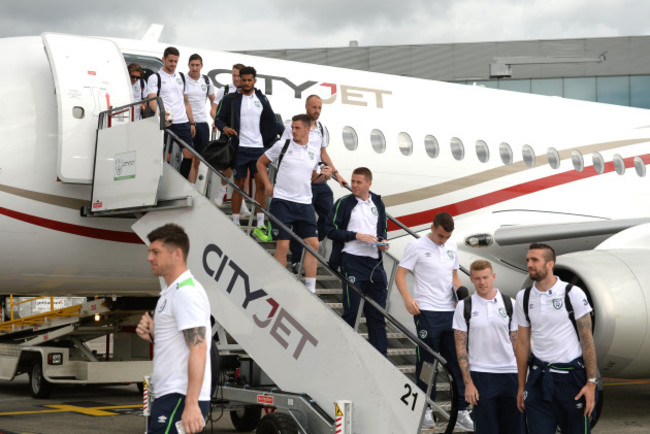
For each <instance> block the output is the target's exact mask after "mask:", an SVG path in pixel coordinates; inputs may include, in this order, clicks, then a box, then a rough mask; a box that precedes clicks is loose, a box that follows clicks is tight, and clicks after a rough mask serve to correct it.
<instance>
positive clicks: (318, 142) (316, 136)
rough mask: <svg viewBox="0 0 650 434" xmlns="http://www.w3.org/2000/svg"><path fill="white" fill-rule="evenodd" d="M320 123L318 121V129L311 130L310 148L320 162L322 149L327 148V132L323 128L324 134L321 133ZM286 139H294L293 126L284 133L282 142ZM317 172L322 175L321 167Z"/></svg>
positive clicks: (288, 127) (289, 126) (281, 138)
mask: <svg viewBox="0 0 650 434" xmlns="http://www.w3.org/2000/svg"><path fill="white" fill-rule="evenodd" d="M322 126H323V124H321V123H320V122H319V121H316V128H311V129H310V130H309V143H308V145H309V147H310V148H312V149H313V150H314V152H316V155H317V156H318V161H320V150H321V148H326V147H327V130H326V129H325V127H323V132H322V133H321V131H320V127H322ZM286 139H293V131H291V124H289V125H288V126H287V127H286V128H285V129H284V132H283V133H282V137H280V141H281V142H282V143H284V141H285V140H286ZM316 172H318V173H320V166H318V167H317V168H316Z"/></svg>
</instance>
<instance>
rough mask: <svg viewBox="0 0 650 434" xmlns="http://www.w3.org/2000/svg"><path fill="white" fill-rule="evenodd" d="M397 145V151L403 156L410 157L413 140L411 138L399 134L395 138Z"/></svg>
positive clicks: (404, 134)
mask: <svg viewBox="0 0 650 434" xmlns="http://www.w3.org/2000/svg"><path fill="white" fill-rule="evenodd" d="M397 144H398V145H399V151H400V152H401V153H402V154H403V155H411V154H412V153H413V140H411V136H409V135H408V134H406V133H399V135H398V136H397Z"/></svg>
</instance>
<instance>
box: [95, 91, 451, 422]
mask: <svg viewBox="0 0 650 434" xmlns="http://www.w3.org/2000/svg"><path fill="white" fill-rule="evenodd" d="M158 106H159V107H160V110H161V111H162V110H163V103H162V101H161V100H160V99H159V100H158ZM130 109H131V106H124V107H118V108H114V109H110V110H108V111H106V112H103V113H101V115H100V119H99V128H98V132H97V143H96V153H95V155H96V159H95V169H94V175H93V187H92V200H91V205H90V207H89V208H88V209H87V210H86V212H87V215H88V216H93V217H101V216H115V215H125V216H128V215H132V216H137V217H138V220H137V222H136V223H135V224H134V225H133V230H134V231H135V232H136V233H137V234H138V235H139V236H140V238H142V239H143V240H146V236H147V234H148V233H149V232H150V231H152V230H153V229H155V228H157V227H159V226H161V225H163V224H166V223H169V222H174V223H176V224H179V225H181V226H182V227H183V228H185V230H186V232H187V234H188V236H189V238H190V244H191V249H190V253H189V257H188V260H187V263H188V267H189V268H190V269H191V270H192V273H193V274H194V276H195V277H196V278H197V279H198V280H199V281H200V282H201V283H202V285H203V286H204V287H205V289H206V291H207V293H208V296H209V299H210V307H211V311H212V315H213V316H214V317H215V318H216V320H217V321H218V323H219V324H220V325H221V326H222V327H223V329H224V330H225V331H226V332H227V339H228V340H226V338H223V339H220V344H219V345H220V348H221V349H222V350H224V351H225V352H230V353H232V352H234V351H235V350H236V349H237V348H241V349H242V350H243V351H244V352H245V354H246V355H247V356H248V357H250V358H251V359H252V360H253V361H254V363H255V364H256V365H258V366H259V368H260V369H261V371H262V373H263V375H262V376H263V377H264V378H266V377H268V378H269V379H270V383H271V384H266V386H268V387H265V386H263V385H262V384H259V385H256V384H248V385H247V386H245V387H241V386H240V385H235V384H223V385H222V386H221V387H220V388H219V389H218V400H219V402H221V403H227V404H230V405H235V404H240V405H246V406H248V408H250V405H259V406H260V407H259V408H261V406H265V407H267V408H273V409H275V410H277V411H275V412H274V413H271V414H268V415H266V416H264V418H262V420H261V421H260V423H259V425H258V427H257V432H258V433H270V432H273V433H293V432H301V433H309V434H313V433H353V432H354V433H359V434H361V433H396V434H404V433H417V432H420V428H421V425H422V420H423V417H424V411H425V410H426V408H427V404H429V405H430V406H431V407H432V409H433V413H434V416H435V417H436V419H437V424H436V432H452V431H453V429H454V426H455V420H456V412H457V406H456V396H457V395H456V386H455V384H454V382H453V379H452V377H451V375H450V374H449V371H448V369H447V367H446V362H445V361H444V359H442V358H441V357H440V355H439V354H437V353H435V352H433V350H431V349H430V348H428V347H427V346H426V345H425V344H424V343H422V342H421V341H419V339H418V338H417V337H416V336H415V334H414V333H413V331H412V329H413V327H412V326H410V327H407V326H405V325H404V324H412V318H411V317H410V315H408V314H407V313H406V311H405V310H404V309H403V304H402V301H401V298H400V296H399V294H398V293H397V291H391V293H390V294H391V295H390V296H389V301H388V309H387V310H383V309H381V308H380V307H379V306H377V305H376V304H375V303H374V302H373V301H372V300H371V299H367V298H365V297H363V296H362V297H363V299H364V300H363V302H365V303H371V304H372V305H374V306H375V308H377V309H379V310H380V311H381V312H382V313H383V315H384V316H385V317H386V321H387V326H388V330H387V331H388V337H389V340H390V345H391V346H390V349H389V350H388V358H386V357H383V356H382V355H381V354H380V353H379V352H377V351H376V350H375V349H374V348H373V347H372V346H371V345H370V344H369V342H368V341H367V339H366V336H365V334H364V328H365V325H364V319H363V318H360V317H359V318H358V320H357V325H358V326H357V327H355V328H352V327H350V326H349V325H348V324H347V323H345V322H344V321H343V320H342V319H341V317H340V313H339V312H337V311H338V310H340V309H341V307H342V304H341V301H340V297H341V296H340V294H341V289H340V288H341V281H343V280H344V279H345V278H344V277H343V276H342V275H341V274H340V273H339V272H338V271H336V270H333V269H331V268H330V267H329V265H328V264H327V261H326V259H325V258H324V257H323V256H322V255H320V254H319V253H318V252H316V251H313V250H312V249H311V248H310V247H309V246H307V245H306V244H304V243H303V242H302V240H299V241H300V243H301V244H302V245H303V247H304V248H305V249H306V250H308V251H310V252H311V253H312V254H314V255H315V256H316V257H317V258H318V260H319V262H320V265H319V277H318V280H317V282H318V289H317V294H316V295H314V294H312V293H310V292H309V291H308V290H307V289H306V287H305V286H304V285H303V284H302V282H301V281H300V278H299V276H296V275H294V274H293V273H291V272H290V271H289V270H288V269H285V268H284V267H282V266H281V265H280V264H279V263H278V262H277V261H276V260H275V259H273V257H272V256H271V255H270V254H269V251H270V249H269V248H270V247H271V246H268V245H267V246H264V245H263V244H262V243H258V242H257V241H256V240H255V239H253V238H252V237H250V236H249V235H248V234H247V233H246V231H243V230H241V229H238V228H237V227H236V226H235V225H234V224H233V222H232V220H231V219H230V218H229V217H228V216H227V215H226V214H225V213H224V212H223V211H222V210H221V209H219V208H217V207H216V206H215V204H214V202H213V201H212V200H210V199H209V198H207V197H206V196H205V191H206V185H205V180H206V179H207V174H208V173H206V171H208V172H210V173H214V174H216V175H217V176H219V177H222V175H221V174H220V173H219V172H218V171H216V170H214V168H213V167H212V166H210V165H209V164H208V163H207V162H206V161H205V160H204V159H203V158H202V157H201V156H200V155H199V154H197V153H196V152H195V151H194V150H193V149H192V148H191V147H189V146H187V144H185V143H183V142H182V140H180V139H179V138H178V137H177V136H175V135H174V134H173V133H168V136H167V141H166V143H165V145H164V149H163V129H164V120H162V119H160V117H159V116H157V115H156V116H154V117H152V118H148V119H144V120H141V121H135V122H133V121H130V120H129V118H130V119H132V116H126V118H127V119H126V120H124V119H123V120H122V121H121V122H115V118H116V117H118V116H119V115H118V114H120V113H124V112H125V111H129V110H130ZM163 113H164V112H163ZM122 117H123V118H124V116H122ZM111 120H112V121H111ZM109 125H110V128H109V127H108V126H109ZM179 147H182V148H185V149H188V150H189V151H190V152H191V153H192V154H193V155H194V157H195V158H199V159H200V160H201V162H202V165H201V166H202V167H204V168H203V171H202V172H201V173H200V175H199V178H200V179H202V181H198V182H197V184H196V185H192V184H190V183H188V182H187V181H186V180H185V179H184V178H183V177H182V176H181V175H180V174H179V173H178V171H177V170H176V169H175V167H173V166H174V165H177V163H178V158H176V157H174V156H172V158H171V160H170V163H167V161H166V158H165V157H164V156H165V155H168V153H169V151H173V152H172V155H175V156H178V155H179V152H178V150H177V149H178V148H179ZM175 148H176V149H175ZM228 182H229V183H230V181H229V180H228ZM230 185H231V186H232V187H233V188H235V189H236V188H237V187H236V186H234V185H233V184H232V183H230ZM239 192H240V193H241V194H242V195H243V196H244V198H245V199H246V200H247V201H249V202H251V203H254V201H253V199H252V198H251V197H250V196H248V195H246V194H245V193H244V192H242V191H239ZM265 213H266V217H267V218H268V219H269V220H270V221H271V222H272V225H273V226H275V227H283V225H282V223H281V222H279V221H277V220H276V219H275V218H274V217H273V216H272V215H270V214H268V213H267V212H266V211H265ZM283 229H287V230H288V228H285V227H283ZM291 236H292V237H294V238H296V236H295V234H293V233H292V235H291ZM325 250H327V247H325V248H324V250H321V251H322V252H323V253H325ZM384 266H385V268H386V270H387V273H388V274H389V276H390V277H391V284H390V286H391V289H392V288H393V287H394V282H393V279H392V277H393V276H394V273H395V270H396V267H397V263H396V261H395V259H394V258H393V257H392V256H390V255H386V259H385V260H384ZM347 284H348V285H349V286H350V287H351V288H352V289H353V290H356V291H358V292H359V290H358V288H356V287H355V286H354V284H353V283H351V282H347ZM359 311H360V312H361V311H362V309H359ZM401 311H403V313H400V312H401ZM233 340H234V341H235V342H236V344H234V343H233ZM416 344H420V346H421V347H422V348H424V350H425V351H428V352H430V353H431V354H433V356H434V357H435V362H434V364H433V365H432V366H426V367H425V369H423V374H422V377H423V379H424V380H425V382H426V383H428V384H429V390H430V389H431V387H432V386H433V384H434V382H435V384H436V386H437V390H438V393H437V395H436V396H437V398H436V400H435V402H434V401H431V399H429V398H427V397H425V394H424V393H423V392H422V391H421V390H420V389H419V388H418V387H417V386H416V383H415V379H414V378H413V372H414V369H413V366H412V363H413V360H414V354H415V346H416ZM154 390H155V385H154ZM426 395H427V396H428V393H427V394H426ZM335 403H336V404H335ZM258 414H259V410H258ZM239 428H241V429H242V430H244V429H249V430H250V429H252V428H254V427H250V426H248V427H244V426H242V427H239Z"/></svg>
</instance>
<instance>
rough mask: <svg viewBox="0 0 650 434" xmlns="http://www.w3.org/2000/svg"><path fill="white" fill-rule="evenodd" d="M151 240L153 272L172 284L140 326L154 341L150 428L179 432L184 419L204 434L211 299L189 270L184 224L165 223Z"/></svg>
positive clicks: (190, 430) (140, 333)
mask: <svg viewBox="0 0 650 434" xmlns="http://www.w3.org/2000/svg"><path fill="white" fill-rule="evenodd" d="M147 238H148V239H149V243H150V244H149V254H148V255H147V260H148V261H149V262H150V263H151V270H152V272H153V274H154V275H155V276H160V277H162V278H163V279H164V280H165V283H166V284H167V287H166V288H164V289H163V290H162V292H161V293H160V298H159V299H158V304H157V305H156V311H155V313H154V317H153V318H152V317H151V316H150V315H149V313H148V312H147V313H145V314H144V315H143V316H142V319H141V320H140V323H139V324H138V326H137V328H136V333H137V334H138V336H140V337H141V338H142V339H144V340H146V341H148V342H151V343H154V344H155V345H154V356H153V378H152V380H153V381H152V384H153V388H154V393H155V400H154V402H153V405H152V408H151V419H150V422H149V429H148V431H147V432H148V433H149V434H152V433H168V432H176V430H175V424H176V423H177V422H178V421H180V420H182V422H183V427H184V429H185V432H187V433H197V432H201V431H202V430H203V427H204V425H205V418H206V416H207V414H208V409H209V407H210V384H211V383H210V380H211V378H210V375H211V372H210V346H209V345H208V343H207V342H208V333H209V332H210V328H211V326H210V303H209V300H208V296H207V294H206V292H205V290H204V289H203V287H202V286H201V284H200V283H199V282H198V281H197V280H196V279H195V278H194V277H193V276H192V273H191V272H190V271H189V270H188V269H187V265H186V261H187V254H188V253H189V249H190V242H189V238H188V237H187V234H186V233H185V231H184V230H183V228H181V227H180V226H178V225H175V224H171V223H170V224H166V225H164V226H161V227H159V228H158V229H155V230H153V231H152V232H151V233H149V235H147Z"/></svg>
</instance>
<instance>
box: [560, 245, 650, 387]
mask: <svg viewBox="0 0 650 434" xmlns="http://www.w3.org/2000/svg"><path fill="white" fill-rule="evenodd" d="M606 243H607V242H606ZM604 244H605V243H604ZM607 244H612V243H607ZM646 246H647V245H646ZM602 247H605V246H604V245H601V246H599V247H598V248H596V249H594V250H590V251H582V252H575V253H569V254H565V255H561V256H559V257H558V260H557V265H556V268H555V274H556V275H558V276H559V277H560V278H561V279H562V280H564V281H567V282H571V283H573V284H575V285H577V286H579V287H580V288H582V289H583V290H584V291H585V292H586V294H587V296H588V298H589V301H590V303H591V305H592V307H593V309H594V317H593V326H594V341H595V345H596V355H597V360H598V367H599V369H600V372H601V374H602V376H604V377H621V378H647V377H648V375H650V363H648V361H649V360H650V336H649V334H648V331H649V320H648V303H649V302H650V266H649V265H650V250H649V249H647V248H646V249H641V248H607V249H603V248H602Z"/></svg>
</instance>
